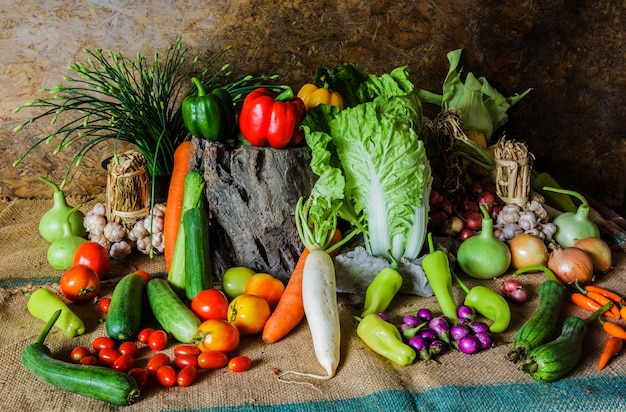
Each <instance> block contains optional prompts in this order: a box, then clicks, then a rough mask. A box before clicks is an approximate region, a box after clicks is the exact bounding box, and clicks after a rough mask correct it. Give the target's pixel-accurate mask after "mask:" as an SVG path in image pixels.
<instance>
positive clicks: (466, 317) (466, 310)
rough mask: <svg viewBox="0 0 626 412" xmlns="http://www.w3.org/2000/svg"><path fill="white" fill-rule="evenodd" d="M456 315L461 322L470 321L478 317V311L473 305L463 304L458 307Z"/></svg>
mask: <svg viewBox="0 0 626 412" xmlns="http://www.w3.org/2000/svg"><path fill="white" fill-rule="evenodd" d="M456 316H457V318H458V320H459V322H460V323H469V322H472V321H473V320H474V319H475V318H476V311H474V308H472V307H471V306H467V305H461V306H459V307H458V308H457V309H456Z"/></svg>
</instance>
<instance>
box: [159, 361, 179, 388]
mask: <svg viewBox="0 0 626 412" xmlns="http://www.w3.org/2000/svg"><path fill="white" fill-rule="evenodd" d="M156 377H157V381H158V382H159V383H160V384H161V386H165V387H166V388H169V387H170V386H174V385H175V384H176V378H177V376H176V370H175V369H174V368H173V367H171V366H170V365H164V366H161V367H160V368H159V369H158V370H157V372H156Z"/></svg>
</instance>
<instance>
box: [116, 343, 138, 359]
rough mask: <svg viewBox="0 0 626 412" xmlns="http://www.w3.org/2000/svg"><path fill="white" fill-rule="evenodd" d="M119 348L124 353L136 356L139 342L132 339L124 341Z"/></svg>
mask: <svg viewBox="0 0 626 412" xmlns="http://www.w3.org/2000/svg"><path fill="white" fill-rule="evenodd" d="M117 350H118V351H119V352H120V353H121V354H122V355H130V356H135V355H136V354H137V344H136V343H135V342H131V341H126V342H122V343H120V346H119V347H118V348H117Z"/></svg>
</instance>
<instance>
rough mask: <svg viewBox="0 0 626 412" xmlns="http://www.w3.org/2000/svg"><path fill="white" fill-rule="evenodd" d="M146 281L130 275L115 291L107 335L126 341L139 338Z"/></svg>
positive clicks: (109, 314)
mask: <svg viewBox="0 0 626 412" xmlns="http://www.w3.org/2000/svg"><path fill="white" fill-rule="evenodd" d="M146 283H147V282H146V279H144V278H143V277H141V276H139V275H137V274H136V273H129V274H128V275H126V276H124V277H123V278H122V280H120V281H119V283H118V284H117V285H116V286H115V289H113V295H111V304H110V305H109V311H108V312H107V317H106V330H107V335H108V336H109V337H110V338H112V339H116V340H120V341H125V340H129V339H134V338H135V337H137V333H139V331H140V329H141V312H142V310H141V307H142V305H143V292H144V290H145V287H146Z"/></svg>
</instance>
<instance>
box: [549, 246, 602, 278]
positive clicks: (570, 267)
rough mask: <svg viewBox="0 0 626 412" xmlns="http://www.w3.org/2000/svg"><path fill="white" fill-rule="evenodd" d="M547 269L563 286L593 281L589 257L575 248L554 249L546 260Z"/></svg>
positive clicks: (591, 264)
mask: <svg viewBox="0 0 626 412" xmlns="http://www.w3.org/2000/svg"><path fill="white" fill-rule="evenodd" d="M548 268H549V269H550V270H551V271H552V272H554V275H555V276H556V278H557V279H558V280H559V281H560V282H561V283H565V284H568V285H569V284H572V283H574V282H578V283H579V284H581V285H584V284H586V283H590V282H591V281H593V261H592V260H591V256H589V254H587V252H585V251H584V250H582V249H578V248H577V247H573V246H570V247H565V248H561V247H555V248H554V249H553V250H552V252H550V257H549V258H548Z"/></svg>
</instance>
